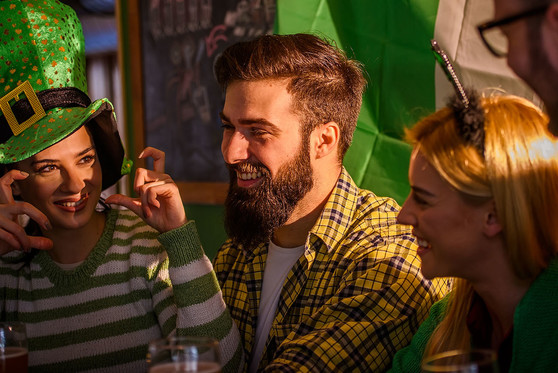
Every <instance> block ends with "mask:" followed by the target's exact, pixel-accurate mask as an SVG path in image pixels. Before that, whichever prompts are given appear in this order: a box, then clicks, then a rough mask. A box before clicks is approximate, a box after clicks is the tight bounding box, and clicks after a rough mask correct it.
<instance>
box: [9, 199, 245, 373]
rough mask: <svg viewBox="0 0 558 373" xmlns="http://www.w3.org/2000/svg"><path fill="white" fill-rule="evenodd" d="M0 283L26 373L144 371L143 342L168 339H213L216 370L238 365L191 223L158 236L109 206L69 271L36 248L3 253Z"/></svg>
mask: <svg viewBox="0 0 558 373" xmlns="http://www.w3.org/2000/svg"><path fill="white" fill-rule="evenodd" d="M76 244H79V242H76ZM185 247H188V248H189V250H185V249H184V248H185ZM0 281H1V289H0V291H1V295H2V297H1V298H0V301H1V302H2V303H1V310H2V320H19V321H23V322H25V323H26V325H27V333H28V339H29V351H30V353H29V364H30V371H31V372H78V371H88V372H145V371H146V370H147V363H146V352H147V344H148V342H149V341H151V340H153V339H156V338H161V337H164V336H168V335H170V334H171V333H177V334H179V335H207V336H212V337H215V338H217V339H219V340H220V346H221V358H222V361H223V362H224V363H225V364H226V366H225V369H224V371H231V372H232V371H237V370H238V367H239V366H241V365H242V363H243V362H242V353H241V351H242V350H241V348H240V337H239V334H238V331H237V329H236V326H235V325H234V323H233V322H232V319H231V317H230V315H229V313H228V311H227V310H226V307H225V304H224V302H223V299H222V297H221V292H220V289H219V286H218V284H217V281H216V278H215V274H214V272H213V269H212V266H211V263H210V261H209V259H208V258H207V257H206V256H205V255H204V253H203V250H202V249H201V245H200V243H199V238H198V236H197V233H196V229H195V224H194V222H190V223H188V224H186V225H184V226H183V227H181V228H178V229H176V230H173V231H171V232H167V233H164V234H161V235H160V234H159V233H158V232H157V231H155V230H154V229H153V228H151V227H149V226H147V225H146V224H145V223H144V222H143V221H142V220H141V219H140V218H138V217H137V216H136V215H135V214H133V213H132V212H130V211H128V210H111V211H110V212H109V213H108V215H107V222H106V227H105V231H104V232H103V234H102V236H101V238H100V240H99V242H98V243H97V246H96V247H95V248H94V249H93V251H92V252H91V254H90V255H89V257H88V258H87V259H86V261H85V262H84V263H83V264H81V265H80V266H79V267H78V268H76V269H75V270H72V271H63V270H62V269H60V268H59V267H58V266H57V265H56V264H55V263H53V262H52V260H51V259H50V256H49V255H48V253H46V252H44V251H43V252H35V253H34V254H33V256H30V257H22V256H21V255H19V254H17V255H7V256H4V257H3V258H2V259H1V260H0Z"/></svg>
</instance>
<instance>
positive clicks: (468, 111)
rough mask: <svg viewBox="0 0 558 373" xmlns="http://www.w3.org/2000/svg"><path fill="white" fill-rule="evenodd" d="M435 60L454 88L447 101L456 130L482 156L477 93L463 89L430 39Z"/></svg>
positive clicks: (482, 125) (442, 52)
mask: <svg viewBox="0 0 558 373" xmlns="http://www.w3.org/2000/svg"><path fill="white" fill-rule="evenodd" d="M430 44H431V46H432V51H433V52H434V56H435V57H436V61H438V63H439V64H440V66H441V67H442V69H443V70H444V73H445V74H446V76H447V78H448V80H449V81H450V82H451V84H452V85H453V87H454V89H455V96H452V97H451V98H450V100H449V102H448V107H449V108H451V109H452V110H453V112H454V114H455V118H456V119H457V130H458V132H459V134H460V135H461V137H462V138H463V139H464V140H465V141H466V142H467V143H469V144H471V145H472V146H474V147H475V148H476V149H477V150H478V151H479V153H480V154H481V155H482V156H483V157H484V110H483V108H482V106H481V104H480V100H479V94H478V93H477V91H475V90H474V89H465V88H464V87H463V85H462V84H461V82H460V81H459V78H458V77H457V74H456V73H455V69H454V68H453V65H452V63H451V61H450V59H449V57H448V56H447V54H446V53H445V52H444V50H443V49H442V48H440V46H439V45H438V42H437V41H436V40H434V39H432V40H430Z"/></svg>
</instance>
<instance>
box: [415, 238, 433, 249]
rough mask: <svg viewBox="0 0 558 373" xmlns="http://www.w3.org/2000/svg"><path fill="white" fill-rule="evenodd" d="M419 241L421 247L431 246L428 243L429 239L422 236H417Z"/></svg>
mask: <svg viewBox="0 0 558 373" xmlns="http://www.w3.org/2000/svg"><path fill="white" fill-rule="evenodd" d="M417 243H418V245H419V246H420V247H429V246H430V244H429V243H428V241H426V240H423V239H421V238H417Z"/></svg>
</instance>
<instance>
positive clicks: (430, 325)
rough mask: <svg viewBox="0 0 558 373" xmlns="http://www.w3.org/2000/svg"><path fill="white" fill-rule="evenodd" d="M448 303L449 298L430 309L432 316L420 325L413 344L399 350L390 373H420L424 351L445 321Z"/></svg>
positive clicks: (412, 341)
mask: <svg viewBox="0 0 558 373" xmlns="http://www.w3.org/2000/svg"><path fill="white" fill-rule="evenodd" d="M447 301H448V296H446V297H445V298H443V299H442V300H440V301H438V302H436V303H435V304H434V305H433V306H432V308H430V315H429V316H428V318H427V319H426V320H424V322H423V323H422V324H421V325H420V327H419V329H418V330H417V332H416V333H415V335H414V336H413V339H412V340H411V343H410V344H409V345H408V346H407V347H405V348H403V349H401V350H399V351H398V352H397V353H396V354H395V356H394V357H393V365H392V367H391V369H390V370H389V371H388V372H390V373H399V372H401V373H420V371H421V363H422V356H423V354H424V350H425V348H426V345H427V344H428V341H429V340H430V336H431V335H432V333H433V332H434V330H435V329H436V327H437V326H438V324H439V323H440V322H441V321H442V319H443V316H444V312H445V309H446V306H447Z"/></svg>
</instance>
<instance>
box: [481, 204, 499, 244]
mask: <svg viewBox="0 0 558 373" xmlns="http://www.w3.org/2000/svg"><path fill="white" fill-rule="evenodd" d="M500 232H502V224H501V223H500V219H499V218H498V214H497V213H496V206H495V205H494V201H491V202H489V204H488V209H487V210H486V212H485V219H484V234H486V235H487V236H488V237H494V236H496V235H498V234H500Z"/></svg>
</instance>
